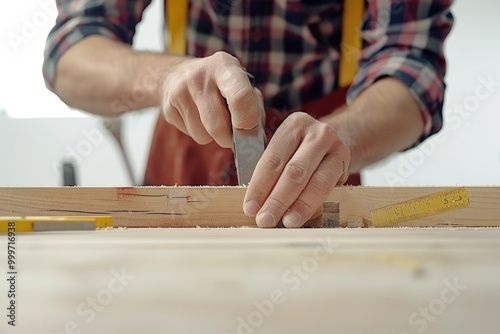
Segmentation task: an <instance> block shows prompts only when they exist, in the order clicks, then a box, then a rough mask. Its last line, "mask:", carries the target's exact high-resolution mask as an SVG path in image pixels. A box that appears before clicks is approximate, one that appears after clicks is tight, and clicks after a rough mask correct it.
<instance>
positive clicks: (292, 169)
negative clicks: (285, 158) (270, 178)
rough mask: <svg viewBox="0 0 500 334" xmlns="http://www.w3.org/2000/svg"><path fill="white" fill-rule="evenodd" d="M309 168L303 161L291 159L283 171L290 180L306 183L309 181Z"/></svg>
mask: <svg viewBox="0 0 500 334" xmlns="http://www.w3.org/2000/svg"><path fill="white" fill-rule="evenodd" d="M308 175H309V168H307V166H306V165H304V164H303V163H301V162H298V161H291V162H289V163H288V164H287V165H286V167H285V171H284V173H283V176H284V177H286V178H287V179H288V180H289V181H291V182H293V183H295V184H304V183H306V182H307V181H308Z"/></svg>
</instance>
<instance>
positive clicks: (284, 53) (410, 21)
mask: <svg viewBox="0 0 500 334" xmlns="http://www.w3.org/2000/svg"><path fill="white" fill-rule="evenodd" d="M452 1H453V0H405V1H403V0H368V1H367V2H366V11H365V19H364V22H363V24H362V27H361V31H360V33H361V36H362V38H363V49H362V50H361V52H359V50H353V52H352V57H351V58H352V61H358V60H359V71H358V74H357V75H356V77H355V80H354V83H353V85H352V87H351V88H350V90H349V93H348V103H349V102H351V101H352V100H353V99H355V98H356V96H357V95H358V94H359V93H361V91H363V89H365V88H366V87H368V86H369V85H370V84H372V83H373V82H375V81H377V80H378V79H380V78H382V77H386V76H391V77H396V78H398V79H400V80H401V81H402V82H403V83H405V84H406V85H407V86H408V88H409V90H410V92H411V93H412V95H413V96H414V97H415V99H416V101H417V102H418V104H419V105H420V107H421V110H422V116H423V119H424V122H425V132H424V133H423V135H422V138H421V140H423V139H425V138H426V137H427V136H429V135H431V134H433V133H435V132H437V131H439V129H441V126H442V106H443V96H444V90H445V85H444V82H443V79H444V75H445V70H446V64H445V59H444V56H443V42H444V39H445V38H446V36H447V35H448V33H449V31H450V29H451V26H452V23H453V17H452V15H451V13H450V11H449V7H450V5H451V2H452ZM57 3H58V8H59V16H58V18H57V22H56V25H55V27H54V28H53V29H52V31H51V32H50V34H49V36H48V40H47V46H46V51H45V52H46V60H45V63H44V68H43V70H44V76H45V78H46V81H47V83H48V84H49V85H53V83H54V79H55V75H56V70H55V69H56V64H57V61H58V60H59V58H60V57H61V55H62V54H63V53H64V52H65V51H66V50H67V49H68V48H69V47H71V45H73V44H74V43H76V42H78V41H79V40H81V39H82V38H85V37H86V36H89V35H93V34H100V35H104V36H108V37H110V38H113V39H115V40H118V41H122V42H124V43H128V44H131V43H132V38H133V36H134V33H135V26H136V24H137V23H138V22H139V21H140V20H141V16H142V13H143V11H144V9H145V8H146V6H148V5H149V3H150V0H136V1H131V0H106V1H104V0H72V1H69V0H58V1H57ZM342 3H343V0H314V1H312V0H308V1H306V0H302V1H299V0H274V1H270V0H251V1H250V0H191V1H190V5H189V14H190V15H189V27H188V31H187V39H188V50H187V53H188V54H190V55H193V56H197V57H203V56H208V55H211V54H213V53H215V52H216V51H220V50H224V51H227V52H229V53H231V54H233V55H234V56H236V57H237V58H238V59H239V60H240V61H241V63H242V64H243V65H244V66H245V67H246V69H247V70H248V71H249V72H250V73H252V74H253V75H254V76H255V78H256V86H257V87H259V88H260V89H261V91H262V93H263V95H264V98H265V105H266V107H267V108H275V109H279V110H281V109H287V110H293V109H296V108H298V107H299V106H301V105H303V104H305V103H307V102H310V101H313V100H316V99H318V98H320V97H322V96H324V95H325V94H328V93H330V92H331V91H332V90H335V89H336V88H337V87H338V83H337V81H338V77H337V73H338V68H339V58H340V51H339V50H340V44H341V25H342V10H343V4H342Z"/></svg>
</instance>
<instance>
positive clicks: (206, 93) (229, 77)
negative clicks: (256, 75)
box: [161, 52, 265, 148]
mask: <svg viewBox="0 0 500 334" xmlns="http://www.w3.org/2000/svg"><path fill="white" fill-rule="evenodd" d="M162 92H163V96H162V97H161V98H162V99H161V101H162V105H161V110H162V112H163V115H164V116H165V119H166V121H167V122H168V123H170V124H172V125H174V126H175V127H176V128H177V129H179V130H180V131H182V132H184V133H185V134H187V135H189V136H190V137H192V138H193V139H194V140H195V141H196V142H197V143H198V144H202V145H203V144H208V143H210V142H212V141H213V140H215V141H216V142H217V144H219V145H220V146H221V147H225V148H230V147H232V134H231V133H232V132H231V122H232V124H233V127H234V128H238V129H252V128H254V127H255V126H257V124H258V122H259V119H258V118H259V116H258V114H259V113H258V110H259V109H258V108H261V114H262V115H265V113H264V106H263V99H262V94H261V93H260V91H259V90H258V89H254V88H253V87H252V84H251V83H250V81H249V80H248V76H247V73H246V71H245V70H244V69H243V67H242V66H241V64H240V62H239V61H238V59H236V58H235V57H233V56H231V55H229V54H227V53H225V52H217V53H215V54H213V55H212V56H210V57H205V58H186V60H184V61H182V62H180V63H178V64H177V65H176V66H175V67H173V68H172V70H171V71H169V73H168V74H167V76H166V77H165V81H164V85H163V88H162ZM260 121H262V120H260Z"/></svg>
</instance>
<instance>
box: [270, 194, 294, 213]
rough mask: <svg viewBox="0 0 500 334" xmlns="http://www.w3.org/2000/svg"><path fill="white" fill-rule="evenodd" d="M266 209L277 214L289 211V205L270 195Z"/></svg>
mask: <svg viewBox="0 0 500 334" xmlns="http://www.w3.org/2000/svg"><path fill="white" fill-rule="evenodd" d="M266 207H267V208H268V209H271V210H272V211H275V212H284V211H286V209H288V207H289V205H288V204H286V203H285V201H284V200H283V199H281V198H279V197H278V196H276V195H270V196H269V198H268V199H267V201H266Z"/></svg>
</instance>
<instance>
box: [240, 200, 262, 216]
mask: <svg viewBox="0 0 500 334" xmlns="http://www.w3.org/2000/svg"><path fill="white" fill-rule="evenodd" d="M259 210H260V206H259V204H257V202H256V201H253V200H252V201H247V202H245V204H244V205H243V212H245V214H246V215H247V216H250V217H255V215H256V214H257V212H259Z"/></svg>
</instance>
